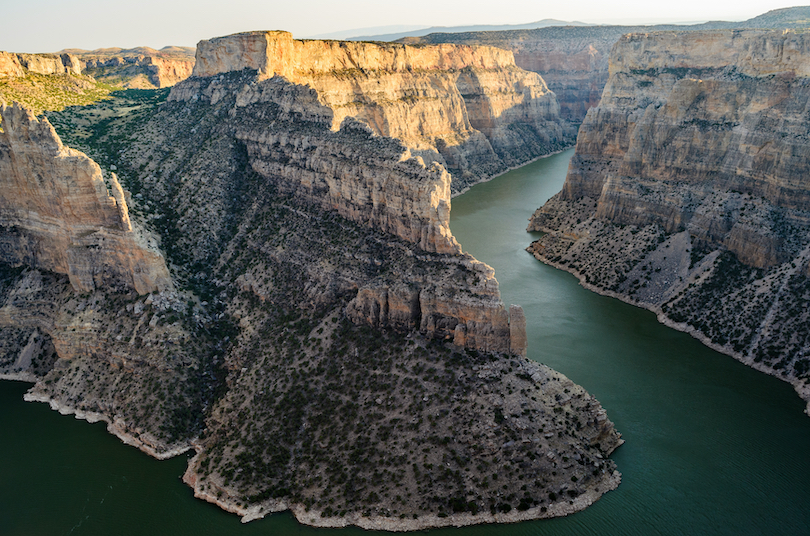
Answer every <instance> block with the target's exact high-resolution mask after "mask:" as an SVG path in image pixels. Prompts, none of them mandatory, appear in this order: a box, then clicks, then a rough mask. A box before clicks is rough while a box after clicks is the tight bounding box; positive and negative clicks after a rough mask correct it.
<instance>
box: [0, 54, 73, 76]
mask: <svg viewBox="0 0 810 536" xmlns="http://www.w3.org/2000/svg"><path fill="white" fill-rule="evenodd" d="M26 72H31V73H37V74H73V75H78V74H81V73H82V65H81V62H79V60H78V58H76V56H74V55H73V54H67V53H65V54H15V53H9V52H2V51H0V77H4V76H24V75H25V73H26Z"/></svg>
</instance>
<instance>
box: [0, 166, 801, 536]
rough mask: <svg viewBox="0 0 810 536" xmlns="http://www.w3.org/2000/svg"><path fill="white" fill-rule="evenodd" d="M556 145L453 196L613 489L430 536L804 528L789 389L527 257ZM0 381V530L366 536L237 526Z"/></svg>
mask: <svg viewBox="0 0 810 536" xmlns="http://www.w3.org/2000/svg"><path fill="white" fill-rule="evenodd" d="M572 154H573V152H572V151H570V150H569V151H566V152H564V153H561V154H559V155H555V156H552V157H549V158H545V159H542V160H539V161H537V162H535V163H532V164H529V165H527V166H524V167H522V168H520V169H518V170H515V171H512V172H510V173H507V174H505V175H503V176H501V177H498V178H497V179H495V180H493V181H491V182H489V183H485V184H480V185H478V186H475V187H474V188H472V189H471V190H470V191H469V192H467V193H465V194H464V195H462V196H460V197H457V198H455V199H453V209H452V220H451V227H452V229H453V232H454V234H455V235H456V237H457V238H458V240H459V242H460V243H461V245H462V246H463V248H464V249H465V250H466V251H468V252H470V253H471V254H473V255H474V256H475V257H477V258H478V259H480V260H482V261H484V262H487V263H488V264H490V265H492V266H493V267H494V268H495V273H496V277H497V278H498V281H499V282H500V285H501V293H502V294H503V299H504V302H505V303H506V304H507V305H508V304H510V303H517V304H521V305H522V306H523V308H524V309H525V311H526V317H527V321H528V333H529V357H531V358H532V359H535V360H538V361H541V362H543V363H546V364H547V365H550V366H551V367H552V368H554V369H557V370H559V371H560V372H563V373H564V374H566V375H568V376H569V377H570V378H571V379H573V380H574V381H575V382H577V383H579V384H581V385H583V386H585V388H586V389H588V390H589V391H590V392H591V393H593V394H594V395H595V396H596V397H597V398H598V399H599V401H600V402H601V403H602V405H603V406H604V407H605V408H606V409H607V411H608V416H609V417H610V418H611V419H612V420H613V421H614V422H615V424H616V428H617V429H618V430H619V431H620V432H621V433H622V434H623V436H624V439H625V440H626V444H625V445H623V446H622V447H620V448H619V449H618V450H617V451H616V452H615V453H614V455H613V459H615V461H616V463H617V464H618V467H619V470H620V471H621V472H622V474H623V482H622V484H621V486H619V488H618V489H617V490H615V491H612V492H610V493H608V494H606V495H605V496H604V497H603V498H602V499H601V500H600V501H599V502H597V503H596V504H594V505H593V506H592V507H590V508H588V509H587V510H585V511H583V512H580V513H578V514H575V515H572V516H569V517H567V518H561V519H554V520H544V521H535V522H526V523H519V524H516V525H489V526H486V525H485V526H478V527H469V528H464V529H442V530H436V531H430V532H431V534H435V535H441V536H444V535H451V534H452V535H453V536H456V535H457V536H478V535H491V534H497V535H499V536H500V535H503V536H523V535H525V536H529V535H532V536H533V535H538V536H540V535H580V534H593V535H631V534H638V535H652V534H733V535H738V534H779V535H787V534H810V456H808V452H810V417H807V416H806V415H804V414H803V413H802V410H803V408H804V404H803V403H802V401H801V400H800V399H799V398H798V396H796V394H795V393H794V391H793V389H792V388H791V387H790V386H789V385H787V384H785V383H782V382H780V381H778V380H776V379H774V378H771V377H768V376H765V375H763V374H761V373H758V372H755V371H754V370H752V369H749V368H747V367H745V366H743V365H741V364H739V363H737V362H736V361H734V360H733V359H732V358H730V357H727V356H724V355H721V354H718V353H717V352H714V351H712V350H709V349H708V348H705V347H704V346H702V345H701V344H699V343H698V342H697V341H695V340H693V339H692V338H690V337H689V336H688V335H685V334H682V333H678V332H676V331H673V330H671V329H668V328H665V327H663V326H661V325H660V324H658V323H657V322H656V319H655V316H654V315H653V314H651V313H649V312H647V311H643V310H640V309H637V308H635V307H631V306H629V305H626V304H623V303H621V302H619V301H617V300H614V299H610V298H605V297H602V296H598V295H596V294H594V293H591V292H588V291H586V290H584V289H583V288H582V287H580V286H579V285H578V283H577V281H576V279H575V278H574V277H573V276H571V275H569V274H567V273H564V272H561V271H559V270H555V269H553V268H550V267H548V266H545V265H543V264H542V263H540V262H538V261H536V260H534V258H533V257H531V256H530V255H529V254H528V253H526V252H525V251H524V248H525V247H526V246H527V245H528V244H529V242H530V241H531V238H532V237H531V235H530V234H527V233H526V232H525V227H526V224H527V219H528V217H529V216H530V215H531V213H532V212H533V211H534V209H536V208H537V207H539V206H540V205H542V204H543V203H544V202H545V200H546V199H548V198H549V197H550V196H551V195H553V194H554V193H556V192H557V191H559V190H560V188H561V186H562V183H563V180H564V179H565V172H566V170H567V167H568V161H569V160H570V158H571V155H572ZM28 387H29V385H28V384H24V383H19V382H0V460H2V462H0V536H12V535H14V536H17V535H19V536H37V535H43V536H57V535H85V536H86V535H99V536H101V535H122V536H123V535H138V536H140V535H164V534H165V535H177V536H180V535H195V536H199V535H209V534H210V535H220V534H221V535H254V534H270V535H307V536H308V535H315V534H318V535H321V536H323V535H328V534H340V535H341V536H349V535H351V536H355V535H360V534H369V533H368V532H366V531H361V530H359V529H354V528H351V529H344V530H324V529H313V528H310V527H304V526H301V525H299V524H298V523H297V522H296V521H295V520H294V519H293V518H292V516H290V515H289V514H276V515H273V516H271V517H269V518H266V519H263V520H260V521H256V522H252V523H249V524H247V525H242V524H241V523H240V522H239V519H238V518H237V517H236V516H234V515H231V514H227V513H225V512H223V511H221V510H219V509H218V508H217V507H215V506H212V505H209V504H206V503H204V502H202V501H198V500H195V499H194V498H193V497H192V494H191V490H190V489H189V488H188V487H186V486H185V485H184V484H182V483H181V482H180V475H181V474H182V472H183V470H184V468H185V465H186V457H185V456H179V457H177V458H175V459H172V460H168V461H156V460H153V459H151V458H149V457H148V456H146V455H145V454H142V453H141V452H139V451H137V450H136V449H134V448H132V447H127V446H125V445H123V444H122V443H120V442H119V441H118V439H116V438H115V437H113V436H111V435H109V434H108V433H107V432H106V430H105V429H104V426H103V425H102V424H92V425H91V424H88V423H86V422H84V421H77V420H75V419H73V418H72V417H65V416H61V415H59V414H58V413H56V412H54V411H51V410H50V409H48V407H47V405H45V404H39V403H25V402H23V401H22V395H23V393H24V392H25V391H26V389H27V388H28Z"/></svg>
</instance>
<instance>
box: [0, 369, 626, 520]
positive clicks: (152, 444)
mask: <svg viewBox="0 0 810 536" xmlns="http://www.w3.org/2000/svg"><path fill="white" fill-rule="evenodd" d="M22 378H27V379H22ZM0 380H11V381H24V382H26V383H34V384H36V381H37V380H38V379H37V378H35V377H33V375H26V374H3V375H0ZM33 387H34V386H32V388H33ZM23 400H24V401H26V402H45V403H47V404H48V405H49V406H50V409H52V410H55V411H58V412H59V413H60V414H61V415H73V416H74V417H75V418H76V419H80V420H85V421H87V422H89V423H96V422H106V423H107V431H108V432H109V433H111V434H112V435H114V436H116V437H117V438H118V439H119V440H120V441H121V442H122V443H124V444H125V445H128V446H131V447H135V448H137V449H138V450H140V451H141V452H143V453H145V454H147V455H148V456H150V457H152V458H155V459H157V460H166V459H169V458H173V457H175V456H179V455H181V454H184V453H186V452H188V451H190V450H194V451H195V452H196V453H195V455H194V456H193V457H192V458H190V459H189V460H188V463H187V465H186V470H185V471H184V473H183V475H182V477H181V480H182V482H183V483H184V484H186V485H188V486H189V487H190V488H191V489H192V491H193V494H194V498H195V499H202V500H204V501H206V502H209V503H211V504H214V505H216V506H218V507H219V508H221V509H222V510H225V511H226V512H229V513H232V514H236V515H238V516H240V518H241V522H242V523H249V522H250V521H254V520H258V519H262V518H264V517H265V516H267V515H268V514H273V513H279V512H283V511H287V510H289V511H290V513H292V515H293V517H295V519H296V521H297V522H298V523H300V524H302V525H307V526H311V527H318V528H344V527H349V526H356V527H359V528H362V529H365V530H382V531H387V532H411V531H418V530H428V529H438V528H445V527H466V526H471V525H483V524H503V523H519V522H522V521H531V520H538V519H550V518H555V517H564V516H568V515H571V514H574V513H576V512H579V511H581V510H584V509H585V508H587V507H589V506H591V505H592V504H593V503H595V502H596V501H598V500H599V499H600V498H601V497H602V496H603V495H604V494H605V493H607V492H609V491H613V490H615V489H616V488H617V487H618V486H619V484H620V483H621V480H622V475H621V473H620V472H619V471H618V470H614V471H613V472H611V473H606V474H604V476H603V478H602V479H601V480H600V481H599V482H597V483H594V484H593V485H592V486H591V487H589V488H588V489H586V490H584V491H582V493H581V494H580V495H579V496H577V497H576V498H570V499H568V500H566V499H565V498H563V499H562V500H561V501H559V502H555V503H552V504H550V505H546V506H535V507H532V508H529V509H528V510H525V511H518V510H517V509H513V510H511V511H510V512H508V513H495V514H492V513H491V512H489V511H485V512H481V513H478V514H475V515H474V514H471V513H467V512H465V513H456V514H446V515H442V516H440V515H438V514H431V515H422V516H419V517H418V518H417V519H413V518H399V517H397V518H393V517H384V516H372V517H365V516H363V515H362V514H361V513H360V512H359V511H357V512H351V513H347V514H346V515H345V516H343V517H339V516H332V517H322V516H321V514H322V512H321V511H320V510H312V509H309V510H308V509H307V508H306V506H305V505H303V504H299V503H289V502H287V501H285V500H283V499H281V500H279V499H268V500H267V501H264V502H262V503H259V504H252V505H249V506H242V505H241V504H240V502H241V501H240V500H239V499H236V498H234V497H233V496H232V495H231V494H230V493H229V492H228V490H227V489H226V488H225V487H223V486H221V485H219V483H217V482H213V481H210V480H207V481H206V482H207V483H208V484H209V486H212V487H213V488H214V491H211V490H203V489H202V486H201V485H200V484H201V482H200V481H199V480H198V477H197V474H196V473H195V472H194V470H193V468H194V466H195V461H196V460H197V459H198V457H199V456H200V455H201V454H202V446H201V445H200V444H199V442H198V441H196V440H192V441H191V442H189V443H188V444H186V445H179V446H175V447H174V448H166V447H165V445H160V444H159V442H157V441H156V440H155V441H151V440H149V439H150V438H149V437H144V436H145V435H146V434H144V435H138V436H136V435H133V434H131V433H129V432H127V431H126V426H125V423H124V422H123V420H120V419H116V418H114V417H113V418H110V417H108V416H107V415H104V414H101V413H98V412H93V411H82V410H78V409H76V408H73V407H70V406H67V405H65V404H63V403H61V402H59V401H57V400H54V399H53V398H51V397H50V396H48V395H46V394H44V393H34V392H31V391H30V390H29V391H28V392H26V393H25V394H24V395H23ZM144 439H146V440H149V441H148V442H147V441H145V440H144ZM623 443H624V440H621V439H620V440H619V443H618V444H617V445H616V447H615V448H614V449H613V450H614V451H615V449H616V448H618V447H619V446H621V445H622V444H623ZM158 449H160V450H158ZM612 452H613V451H611V452H610V453H609V454H611V453H612Z"/></svg>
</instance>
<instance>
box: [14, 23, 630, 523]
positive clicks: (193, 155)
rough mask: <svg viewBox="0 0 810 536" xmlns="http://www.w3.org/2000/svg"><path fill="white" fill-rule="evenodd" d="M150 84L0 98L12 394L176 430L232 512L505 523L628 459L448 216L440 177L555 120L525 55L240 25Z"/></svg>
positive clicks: (536, 143) (560, 131)
mask: <svg viewBox="0 0 810 536" xmlns="http://www.w3.org/2000/svg"><path fill="white" fill-rule="evenodd" d="M156 95H157V97H155V98H151V97H150V98H144V97H143V96H141V95H140V94H133V95H130V94H123V95H121V96H120V97H116V96H115V95H113V96H112V99H110V100H108V101H102V102H100V103H98V104H97V105H94V106H90V107H87V108H86V109H79V110H75V109H71V110H65V111H63V112H57V111H53V112H47V113H46V114H45V115H46V117H47V118H42V119H35V118H34V117H33V116H32V115H31V114H30V113H29V112H27V111H25V110H23V109H22V108H20V107H18V106H14V107H10V108H9V107H7V108H3V110H2V114H3V121H4V122H3V125H4V127H3V129H4V133H5V135H6V136H7V138H8V139H9V140H11V141H13V143H9V144H8V146H9V149H7V150H6V151H5V153H4V154H5V155H6V158H7V159H8V161H9V162H10V164H8V166H10V167H9V169H12V170H13V172H12V173H10V174H9V177H11V178H13V179H14V180H13V181H12V183H13V184H16V185H17V186H16V188H17V189H16V190H9V192H8V194H4V195H7V196H8V198H7V204H8V206H9V207H10V209H9V211H8V214H9V216H8V218H9V227H8V229H9V231H7V232H6V233H4V245H3V252H4V254H5V255H7V257H6V259H7V264H3V265H2V266H3V277H2V287H0V293H1V294H0V300H2V302H1V303H2V306H0V319H2V322H0V331H2V332H3V334H4V341H5V342H4V353H3V357H2V359H0V372H1V373H2V377H5V378H18V379H27V380H29V381H35V382H36V383H35V385H34V387H33V388H32V389H31V390H30V391H29V393H28V394H27V395H26V399H27V400H35V401H43V402H48V403H49V404H50V405H51V407H52V408H54V409H57V410H59V411H60V412H63V413H73V414H75V415H77V416H78V417H82V418H86V419H88V420H91V421H95V420H103V421H106V422H107V424H108V429H109V430H110V431H111V432H112V433H115V434H116V435H118V436H119V437H121V438H122V439H123V440H124V441H125V442H127V443H129V444H132V445H135V446H137V447H139V448H141V449H142V450H144V451H145V452H147V453H149V454H151V455H153V456H156V457H159V458H164V457H169V456H173V455H176V454H178V453H181V452H184V451H186V450H188V449H194V450H195V451H196V453H197V454H196V456H195V457H194V458H193V459H192V460H191V462H190V464H189V467H188V470H187V472H186V475H185V477H184V480H185V481H186V482H187V483H188V484H189V485H190V486H192V487H193V488H194V491H195V495H196V496H197V497H200V498H202V499H205V500H208V501H211V502H215V503H217V504H219V505H220V506H222V507H223V508H225V509H227V510H229V511H232V512H235V513H237V514H239V515H240V516H242V518H243V520H245V521H247V520H250V519H256V518H258V517H262V516H264V515H266V514H268V513H270V512H274V511H280V510H288V509H289V510H291V511H292V512H293V514H294V515H295V516H296V518H297V519H299V520H300V521H301V522H303V523H307V524H311V525H317V526H346V525H358V526H361V527H364V528H382V529H386V530H417V529H422V528H427V527H437V526H449V525H455V526H459V525H467V524H473V523H485V522H509V521H519V520H524V519H536V518H542V517H553V516H559V515H566V514H568V513H571V512H574V511H577V510H580V509H582V508H584V507H586V506H588V505H589V504H591V503H592V502H593V501H595V500H596V499H598V498H599V497H600V496H601V495H602V494H604V493H605V492H607V491H609V490H611V489H614V488H615V487H616V486H617V485H618V484H619V481H620V474H619V473H618V471H616V469H615V464H614V463H613V462H612V461H611V460H609V459H608V456H609V455H610V453H611V452H613V450H614V449H615V448H616V447H618V446H619V445H620V444H621V443H622V439H621V436H620V434H619V433H618V432H616V431H615V429H614V427H613V424H612V422H611V421H610V420H609V419H608V418H607V415H606V413H605V411H604V409H602V407H601V405H600V404H599V403H598V402H597V401H596V400H595V399H594V398H593V397H592V396H591V395H589V394H588V393H587V392H585V391H584V390H583V389H582V388H581V387H579V386H577V385H575V384H574V383H573V382H571V381H570V380H569V379H567V378H566V377H565V376H563V375H561V374H559V373H557V372H554V371H552V370H551V369H549V368H548V367H546V366H544V365H540V364H538V363H534V362H531V361H529V360H528V359H527V358H526V357H525V354H526V341H527V337H526V333H525V317H524V315H523V313H522V310H521V308H520V307H518V306H511V307H509V308H508V309H507V308H506V307H505V306H504V304H503V303H502V301H501V298H500V293H499V289H498V282H497V280H496V279H495V277H494V271H493V270H492V268H491V267H489V266H487V265H486V264H484V263H481V262H479V261H477V260H476V259H475V258H473V257H472V256H470V255H469V254H466V253H463V252H462V250H461V247H460V245H459V244H458V243H457V241H456V240H455V238H453V235H452V233H451V232H450V229H449V225H448V218H449V212H450V204H451V203H450V198H451V195H452V193H453V192H454V191H460V190H462V189H463V188H465V187H466V186H468V185H469V184H471V183H473V182H477V181H480V180H484V179H486V178H488V177H490V176H491V175H492V174H494V173H498V172H500V171H503V170H505V169H507V168H508V167H509V166H511V165H515V164H518V163H521V162H525V161H527V160H530V159H532V158H535V157H537V156H540V155H542V154H544V153H547V152H551V151H554V150H556V149H558V148H559V147H562V146H564V145H565V143H566V138H565V136H570V135H571V131H570V129H568V130H566V129H567V128H568V127H567V126H566V125H565V123H564V122H562V121H560V120H559V116H558V106H557V104H556V100H555V98H554V95H553V93H551V92H549V91H548V90H547V88H546V87H545V85H544V84H543V82H542V79H541V78H540V77H539V76H537V75H536V74H533V73H527V72H524V71H522V70H520V69H519V68H518V67H517V66H515V65H514V61H513V58H512V55H511V54H510V53H509V52H506V51H501V50H496V49H491V48H486V47H484V48H478V47H469V46H454V45H442V46H439V47H408V46H404V45H387V44H370V43H341V42H332V41H324V42H320V41H298V40H293V39H292V37H291V36H290V34H288V33H286V32H248V33H244V34H236V35H233V36H228V37H224V38H217V39H212V40H209V41H203V42H201V43H200V45H199V46H198V49H197V57H196V62H195V67H194V72H193V75H192V76H191V77H189V78H188V79H186V80H184V81H182V82H180V83H178V84H176V85H175V86H174V88H173V89H172V90H171V92H170V93H169V94H168V97H166V96H165V93H158V94H156ZM160 95H163V97H162V98H161V97H160ZM116 99H120V100H119V101H116ZM150 99H151V100H150ZM164 99H165V100H164ZM116 102H118V103H119V104H117V105H116ZM115 106H119V108H115ZM101 109H104V110H107V111H109V112H111V113H104V114H98V115H96V114H97V110H101ZM118 109H121V110H127V113H118V111H116V110H118ZM99 115H103V116H104V118H105V119H104V123H103V126H104V128H97V127H96V125H97V124H98V123H96V122H94V121H97V119H94V117H95V118H97V117H99ZM51 124H53V125H55V126H56V130H57V131H58V132H59V136H57V135H56V132H55V131H54V129H53V128H52V127H51ZM6 125H8V127H7V126H6ZM18 125H22V127H20V126H18ZM26 128H27V129H28V131H29V134H28V135H22V132H23V131H24V130H25V129H26ZM566 132H567V134H566ZM61 140H65V143H66V144H67V145H70V146H74V147H77V148H79V149H82V150H84V151H85V152H86V153H87V154H91V155H92V156H93V160H90V158H88V157H87V156H85V155H84V154H82V153H79V152H78V151H74V150H71V149H67V148H66V147H64V145H62V141H61ZM24 155H25V158H23V156H24ZM54 159H55V160H54ZM60 159H63V160H64V159H67V160H68V161H69V162H70V166H73V168H71V169H69V166H67V165H62V164H59V163H58V162H61V161H62V160H60ZM23 160H24V162H25V165H26V166H27V167H24V166H21V164H20V163H19V161H23ZM94 161H95V162H98V164H99V165H100V168H99V165H97V164H95V162H94ZM55 162H56V163H55ZM4 169H5V168H4ZM48 169H52V170H55V173H53V174H51V175H49V174H48V173H47V172H46V170H48ZM102 170H103V171H102ZM113 171H115V174H113V173H112V172H113ZM4 180H5V176H4ZM25 180H27V182H25ZM15 181H16V182H15ZM37 181H39V182H37ZM71 181H73V183H75V184H76V186H79V188H74V187H72V186H71V187H69V188H67V189H68V190H69V193H70V195H61V197H59V194H57V192H59V191H60V189H62V190H64V189H65V188H66V187H65V184H68V185H70V184H73V183H72V182H71ZM55 197H59V199H58V201H59V202H57V201H55V200H54V198H55ZM43 198H44V199H43ZM24 203H28V204H29V205H31V207H36V210H32V209H28V211H27V212H24V213H23V212H21V211H16V212H15V211H14V210H12V209H13V207H15V206H17V205H19V204H24ZM60 203H61V204H60ZM65 207H71V208H70V210H67V209H66V208H65ZM90 214H94V216H92V217H91V216H90ZM26 215H27V216H26ZM73 217H75V218H77V219H78V220H80V221H81V222H82V225H86V227H81V226H79V225H78V223H77V222H73V221H72V220H71V218H73ZM60 218H61V219H60ZM93 218H95V219H93ZM40 220H42V221H40ZM45 224H47V225H45ZM102 238H103V241H102V240H101V239H102ZM94 240H95V242H93V241H94ZM113 245H114V246H115V247H114V249H115V251H117V252H118V253H119V254H120V255H122V256H126V255H129V256H130V257H132V258H134V261H133V262H131V263H129V264H127V263H125V262H122V261H121V258H123V257H116V256H113V255H111V254H110V253H109V251H108V250H107V249H112V246H113ZM155 246H157V248H159V252H160V254H159V256H158V253H157V248H155ZM138 247H140V248H141V249H137V248H138ZM76 248H83V249H82V253H83V254H84V255H85V257H82V259H84V260H82V261H81V262H74V263H73V264H71V262H70V259H72V258H73V257H71V255H72V254H70V251H71V250H72V249H76ZM105 248H107V249H105ZM127 248H129V249H128V250H127ZM64 250H67V251H68V263H67V264H66V265H65V263H61V264H60V263H58V262H56V261H54V260H52V259H56V258H61V257H63V256H64V254H63V253H62V252H63V251H64ZM85 250H87V251H85ZM126 251H129V252H130V253H125V252H126ZM44 252H48V254H47V255H46V254H44ZM150 254H154V255H156V256H155V257H148V258H149V259H150V262H149V263H147V264H145V265H144V264H138V262H140V261H141V258H140V257H139V255H143V256H148V255H150ZM144 258H146V257H144ZM162 259H165V261H163V263H161V262H160V261H161V260H162ZM136 261H137V262H136ZM164 270H166V272H164ZM166 273H168V274H169V277H168V278H167V277H166ZM149 274H151V275H149ZM147 275H149V277H146V276H147ZM138 277H140V278H141V279H138ZM130 278H131V279H130ZM524 478H527V479H528V480H527V481H526V482H527V483H529V484H530V486H523V488H522V489H521V490H520V492H519V493H518V492H517V491H511V492H509V493H505V494H504V493H502V492H501V491H500V489H501V486H502V485H507V488H508V487H509V486H508V484H510V483H511V484H512V485H513V487H514V488H515V489H517V488H518V487H519V486H518V485H517V483H518V482H519V481H520V480H523V479H524ZM496 481H497V485H496Z"/></svg>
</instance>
